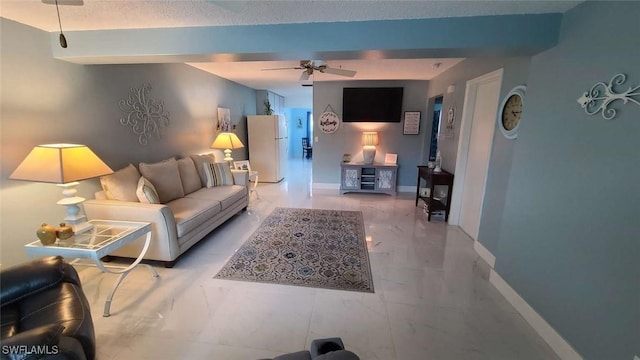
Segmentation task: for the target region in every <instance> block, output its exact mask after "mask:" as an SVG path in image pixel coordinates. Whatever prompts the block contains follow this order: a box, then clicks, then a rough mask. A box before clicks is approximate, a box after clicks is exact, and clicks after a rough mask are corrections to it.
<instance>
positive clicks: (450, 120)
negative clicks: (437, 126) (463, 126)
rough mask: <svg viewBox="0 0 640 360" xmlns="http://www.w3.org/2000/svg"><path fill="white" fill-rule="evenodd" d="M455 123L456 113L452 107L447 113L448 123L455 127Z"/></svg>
mask: <svg viewBox="0 0 640 360" xmlns="http://www.w3.org/2000/svg"><path fill="white" fill-rule="evenodd" d="M454 122H456V111H455V109H454V108H453V106H452V107H450V108H449V110H448V111H447V123H448V124H449V125H453V123H454Z"/></svg>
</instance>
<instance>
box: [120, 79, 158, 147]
mask: <svg viewBox="0 0 640 360" xmlns="http://www.w3.org/2000/svg"><path fill="white" fill-rule="evenodd" d="M149 90H151V85H149V84H147V83H145V84H142V86H140V88H134V87H133V88H131V90H129V96H128V97H127V98H126V99H122V100H120V101H118V106H119V107H120V110H122V111H124V113H125V114H126V116H125V117H123V118H120V124H122V125H123V126H131V127H132V129H133V133H134V134H136V135H138V142H139V143H140V144H141V145H147V143H148V142H149V139H150V138H151V137H152V136H155V137H157V138H160V128H161V127H166V126H169V112H167V111H166V110H165V109H164V101H157V100H154V99H152V98H150V97H149Z"/></svg>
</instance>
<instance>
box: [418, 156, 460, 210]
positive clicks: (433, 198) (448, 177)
mask: <svg viewBox="0 0 640 360" xmlns="http://www.w3.org/2000/svg"><path fill="white" fill-rule="evenodd" d="M422 184H424V186H421V185H422ZM436 186H446V187H447V193H446V194H445V195H444V196H439V194H438V195H436V194H435V187H436ZM416 187H417V189H416V206H418V200H420V199H422V200H424V202H425V204H427V209H428V211H429V216H428V217H427V221H431V215H432V214H433V213H434V212H435V211H442V210H444V211H445V214H444V221H449V211H450V209H451V192H452V189H453V174H451V173H449V172H446V171H444V170H442V171H433V169H429V168H428V167H427V166H418V184H417V186H416ZM421 187H426V188H427V189H429V191H428V194H423V193H421V191H420V188H421Z"/></svg>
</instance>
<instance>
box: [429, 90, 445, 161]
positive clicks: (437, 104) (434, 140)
mask: <svg viewBox="0 0 640 360" xmlns="http://www.w3.org/2000/svg"><path fill="white" fill-rule="evenodd" d="M443 99H444V97H443V96H442V95H440V96H437V97H436V98H435V99H434V101H433V115H432V117H431V118H432V120H431V141H430V143H429V161H435V159H436V153H437V152H438V136H439V135H440V118H441V117H442V100H443Z"/></svg>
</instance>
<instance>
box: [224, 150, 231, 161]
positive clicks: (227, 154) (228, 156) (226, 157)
mask: <svg viewBox="0 0 640 360" xmlns="http://www.w3.org/2000/svg"><path fill="white" fill-rule="evenodd" d="M223 160H224V161H233V158H232V157H231V149H225V150H224V159H223Z"/></svg>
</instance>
